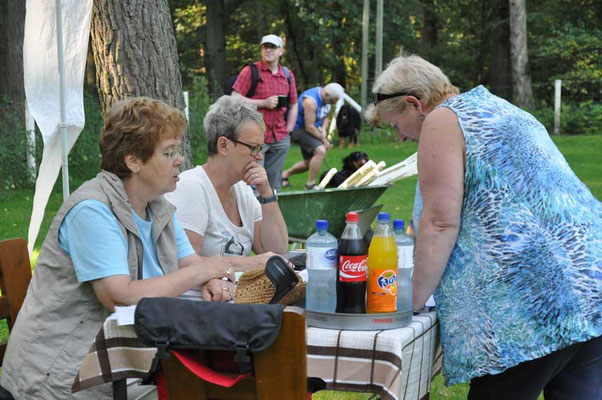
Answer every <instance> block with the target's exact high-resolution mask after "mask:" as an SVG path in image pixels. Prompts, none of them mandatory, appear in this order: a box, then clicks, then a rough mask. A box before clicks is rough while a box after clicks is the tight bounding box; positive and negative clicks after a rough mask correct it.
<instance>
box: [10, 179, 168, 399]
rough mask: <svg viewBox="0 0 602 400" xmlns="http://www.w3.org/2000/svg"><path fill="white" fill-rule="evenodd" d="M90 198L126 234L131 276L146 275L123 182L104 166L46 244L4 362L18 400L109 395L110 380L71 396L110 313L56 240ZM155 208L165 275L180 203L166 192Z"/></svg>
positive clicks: (157, 243)
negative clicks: (80, 278)
mask: <svg viewBox="0 0 602 400" xmlns="http://www.w3.org/2000/svg"><path fill="white" fill-rule="evenodd" d="M86 199H95V200H98V201H101V202H103V203H104V204H106V205H107V206H108V207H109V208H110V209H111V210H112V211H113V213H114V214H115V216H116V217H117V220H118V221H119V224H120V225H121V229H122V231H123V234H124V236H125V238H126V240H127V244H128V265H129V270H130V276H131V278H132V280H135V279H139V277H141V276H142V242H141V241H140V238H139V237H138V229H137V227H136V223H135V222H134V218H133V215H132V208H131V206H130V204H129V202H128V198H127V195H126V192H125V189H124V187H123V182H122V181H121V179H120V178H119V177H117V176H116V175H114V174H112V173H109V172H106V171H102V172H100V173H99V174H98V175H97V176H96V177H95V178H94V179H91V180H89V181H87V182H86V183H84V184H83V185H82V186H81V187H80V188H79V189H77V190H76V191H75V192H74V193H73V194H72V195H71V196H70V197H69V198H68V199H67V201H66V202H65V203H64V204H63V205H62V207H61V208H60V209H59V211H58V213H57V215H56V217H55V218H54V220H53V221H52V225H51V226H50V230H49V231H48V234H47V235H46V239H45V240H44V244H43V245H42V249H41V251H40V254H39V257H38V262H37V265H36V268H35V270H34V274H33V278H32V280H31V283H30V285H29V289H28V290H27V296H26V298H25V302H24V303H23V306H22V308H21V311H20V312H19V315H18V317H17V320H16V322H15V325H14V327H13V330H12V332H11V333H10V337H9V341H8V348H7V350H6V355H5V357H4V363H3V366H2V381H1V384H2V386H3V387H4V388H6V389H7V390H9V391H10V392H11V393H12V394H13V396H14V397H15V398H16V399H36V400H39V399H55V398H56V399H67V398H82V399H99V398H111V386H110V385H108V384H107V385H102V386H99V387H97V388H93V389H88V390H84V391H82V392H79V393H76V394H75V395H72V394H71V384H72V383H73V379H74V378H75V375H76V374H77V371H78V370H79V366H80V365H81V363H82V361H83V359H84V357H85V355H86V354H87V352H88V350H89V349H90V346H91V344H92V342H93V340H94V338H95V336H96V334H97V333H98V331H99V330H100V328H101V327H102V324H103V321H104V320H105V319H106V317H107V316H108V312H107V310H106V309H105V308H104V307H103V306H102V305H101V304H100V302H99V301H98V299H97V298H96V295H95V293H94V290H93V289H92V285H91V284H90V283H89V282H84V283H79V282H78V281H77V278H76V276H75V271H74V269H73V263H72V261H71V258H69V257H68V256H67V255H66V254H65V253H64V252H63V250H62V249H61V248H60V247H59V243H58V233H59V228H60V226H61V223H62V222H63V218H64V217H65V215H66V214H67V213H68V212H69V210H71V208H73V207H74V206H75V205H76V204H77V203H79V202H80V201H82V200H86ZM149 207H150V211H151V215H152V216H153V225H152V237H153V240H154V242H155V246H156V250H157V258H158V259H159V263H160V265H161V268H162V269H163V271H164V272H165V273H166V274H167V273H170V272H173V271H176V270H177V268H178V264H177V247H176V242H175V235H174V229H173V223H172V216H173V213H174V211H175V207H173V206H172V205H171V204H170V203H169V202H168V201H167V200H165V199H164V198H163V196H160V197H159V198H157V199H155V200H154V201H152V202H151V203H150V205H149ZM81 240H86V238H81Z"/></svg>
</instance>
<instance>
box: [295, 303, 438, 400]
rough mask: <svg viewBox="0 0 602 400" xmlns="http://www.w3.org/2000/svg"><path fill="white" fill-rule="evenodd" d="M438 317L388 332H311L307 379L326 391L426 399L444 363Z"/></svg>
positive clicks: (418, 317)
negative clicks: (314, 379) (319, 381)
mask: <svg viewBox="0 0 602 400" xmlns="http://www.w3.org/2000/svg"><path fill="white" fill-rule="evenodd" d="M437 328H438V322H437V314H436V313H435V312H430V313H424V314H419V315H415V316H414V317H413V318H412V323H411V324H410V325H409V326H407V327H405V328H400V329H391V330H385V331H341V330H330V329H319V328H308V330H307V371H308V376H314V377H320V378H322V379H323V380H324V381H326V382H327V384H328V389H332V390H345V391H355V392H367V393H377V394H379V395H380V396H381V398H382V399H383V400H389V399H391V400H402V399H404V400H407V399H410V400H420V399H423V398H427V396H428V392H429V386H430V382H431V379H432V377H433V376H434V375H436V374H437V373H438V372H439V370H440V369H441V368H440V365H441V347H440V345H439V342H438V339H437Z"/></svg>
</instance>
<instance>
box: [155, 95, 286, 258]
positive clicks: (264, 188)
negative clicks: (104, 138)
mask: <svg viewBox="0 0 602 400" xmlns="http://www.w3.org/2000/svg"><path fill="white" fill-rule="evenodd" d="M204 127H205V135H206V139H207V149H208V158H207V161H206V162H205V164H203V165H200V166H197V167H195V168H193V169H190V170H188V171H185V172H183V173H181V174H180V182H179V184H178V187H177V189H176V190H175V191H174V192H172V193H169V194H168V195H167V196H166V197H167V199H168V200H169V201H171V202H172V203H173V204H174V205H175V206H176V207H177V211H176V216H177V218H178V220H179V221H180V223H181V225H182V227H183V228H184V231H185V232H186V234H187V235H188V238H189V240H190V243H191V244H192V247H193V248H194V250H195V251H196V252H197V253H198V254H202V255H203V256H211V255H216V254H221V255H224V256H239V257H240V258H234V259H232V265H233V267H234V268H237V269H240V268H242V269H248V268H253V267H259V266H263V265H265V262H266V261H267V260H268V258H270V257H271V256H272V255H274V253H284V252H285V251H286V246H287V244H288V232H287V229H286V224H285V223H284V219H283V217H282V214H281V212H280V207H279V206H278V197H277V196H276V193H275V192H274V191H273V190H272V188H271V187H270V184H269V182H268V178H267V174H266V171H265V169H264V168H263V167H262V166H261V165H259V161H260V160H261V158H262V153H261V149H262V146H263V140H264V139H263V138H264V132H265V125H264V123H263V117H262V115H261V114H260V113H259V112H257V110H256V108H255V106H253V105H251V104H249V103H247V102H246V101H245V100H244V99H243V98H241V97H239V96H222V97H220V98H219V99H218V100H217V101H216V102H215V103H214V104H213V105H211V107H210V108H209V111H208V112H207V115H206V116H205V120H204ZM251 186H254V187H255V190H256V191H257V193H258V194H259V196H258V197H257V198H256V197H255V195H254V194H253V189H252V188H251ZM251 250H253V251H254V252H255V253H256V254H257V255H256V256H251V257H250V256H249V255H250V253H251Z"/></svg>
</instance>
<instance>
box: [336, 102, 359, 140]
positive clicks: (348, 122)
mask: <svg viewBox="0 0 602 400" xmlns="http://www.w3.org/2000/svg"><path fill="white" fill-rule="evenodd" d="M361 127H362V117H361V115H360V113H359V112H357V110H356V109H355V108H353V107H351V106H350V105H349V104H344V105H343V106H342V107H341V109H340V110H339V114H338V115H337V130H338V131H339V149H342V148H343V146H344V144H345V138H347V140H348V144H347V147H348V148H351V147H352V146H353V145H354V144H355V145H358V146H359V144H360V129H361Z"/></svg>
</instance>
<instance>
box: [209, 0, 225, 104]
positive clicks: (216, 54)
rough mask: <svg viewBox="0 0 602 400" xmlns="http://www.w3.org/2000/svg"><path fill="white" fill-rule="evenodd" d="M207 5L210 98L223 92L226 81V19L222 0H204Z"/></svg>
mask: <svg viewBox="0 0 602 400" xmlns="http://www.w3.org/2000/svg"><path fill="white" fill-rule="evenodd" d="M205 4H206V6H207V41H206V46H205V48H206V49H207V56H206V58H205V60H207V78H208V82H209V93H210V94H211V97H212V98H214V99H215V98H217V97H218V96H219V95H220V94H223V89H222V85H223V83H224V82H225V81H226V70H227V65H226V20H225V18H224V12H225V10H224V0H206V1H205Z"/></svg>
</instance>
